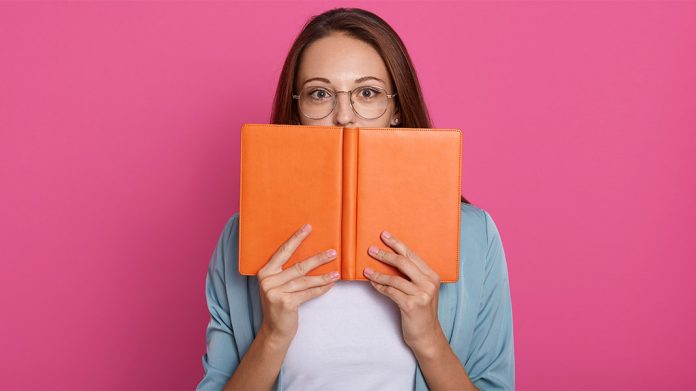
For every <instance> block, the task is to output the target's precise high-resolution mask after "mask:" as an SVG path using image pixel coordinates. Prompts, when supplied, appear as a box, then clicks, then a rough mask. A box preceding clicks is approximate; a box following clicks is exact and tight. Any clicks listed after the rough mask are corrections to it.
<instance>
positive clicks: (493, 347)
mask: <svg viewBox="0 0 696 391" xmlns="http://www.w3.org/2000/svg"><path fill="white" fill-rule="evenodd" d="M483 213H484V219H485V226H486V237H487V240H486V241H487V244H486V257H485V267H484V277H483V289H482V293H481V303H480V305H479V310H478V314H477V318H476V325H475V327H474V333H473V340H472V356H471V358H472V360H471V362H472V364H471V366H470V369H469V372H468V375H469V378H470V379H471V381H472V382H473V383H474V385H476V387H478V388H479V389H481V390H486V391H487V390H514V389H515V354H514V343H513V342H514V340H513V332H512V331H513V329H512V303H511V298H510V282H509V279H508V269H507V263H506V260H505V252H504V250H503V245H502V241H501V239H500V233H499V232H498V228H497V226H496V224H495V222H494V221H493V219H492V218H491V216H490V215H489V214H488V212H486V211H485V210H483Z"/></svg>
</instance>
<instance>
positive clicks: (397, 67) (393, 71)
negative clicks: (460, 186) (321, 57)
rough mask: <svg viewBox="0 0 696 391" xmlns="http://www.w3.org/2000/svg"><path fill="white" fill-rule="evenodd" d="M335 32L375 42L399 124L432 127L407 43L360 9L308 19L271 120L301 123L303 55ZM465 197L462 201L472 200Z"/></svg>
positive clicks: (334, 11)
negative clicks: (297, 88)
mask: <svg viewBox="0 0 696 391" xmlns="http://www.w3.org/2000/svg"><path fill="white" fill-rule="evenodd" d="M333 32H342V33H345V34H346V35H348V36H350V37H353V38H356V39H359V40H361V41H363V42H365V43H367V44H369V45H371V46H372V47H373V48H374V49H375V50H376V51H377V53H379V55H380V56H381V57H382V60H383V61H384V63H385V64H386V66H387V69H388V70H389V74H390V75H391V78H392V82H393V84H394V86H395V88H396V91H398V93H399V95H397V97H396V100H395V103H396V109H397V110H398V111H399V112H400V116H399V118H400V119H401V123H400V124H399V125H398V126H399V127H404V128H432V124H431V122H430V115H429V114H428V109H427V107H426V105H425V101H424V100H423V94H422V93H421V88H420V83H419V82H418V77H417V76H416V70H415V69H414V68H413V64H412V62H411V57H410V56H409V55H408V51H406V47H405V46H404V43H403V42H402V41H401V38H400V37H399V35H398V34H397V33H396V32H395V31H394V29H392V28H391V26H389V24H387V22H385V21H384V20H383V19H382V18H380V17H379V16H377V15H375V14H373V13H372V12H369V11H366V10H363V9H360V8H334V9H331V10H328V11H326V12H324V13H322V14H319V15H316V16H314V17H312V18H311V19H310V20H309V21H307V23H306V24H305V25H304V27H303V28H302V31H301V32H300V34H299V35H298V36H297V38H296V39H295V42H294V43H293V44H292V47H291V48H290V51H289V52H288V56H287V57H286V58H285V63H284V64H283V70H282V71H281V73H280V77H279V79H278V86H277V88H276V94H275V97H274V99H273V109H272V112H271V123H273V124H299V123H300V119H299V118H300V117H299V112H298V108H297V103H296V102H295V100H294V99H292V93H293V89H294V82H295V77H296V76H297V70H298V68H299V61H300V57H301V56H302V52H303V51H304V49H305V48H306V47H307V46H309V45H310V44H311V43H312V42H314V41H316V40H318V39H320V38H323V37H326V36H328V35H329V34H331V33H333ZM461 197H462V198H461V201H462V202H464V203H467V204H469V203H470V202H469V201H468V200H467V199H466V198H464V196H461Z"/></svg>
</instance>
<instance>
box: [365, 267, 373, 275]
mask: <svg viewBox="0 0 696 391" xmlns="http://www.w3.org/2000/svg"><path fill="white" fill-rule="evenodd" d="M372 273H374V270H372V269H370V268H369V267H366V268H365V274H367V275H370V274H372Z"/></svg>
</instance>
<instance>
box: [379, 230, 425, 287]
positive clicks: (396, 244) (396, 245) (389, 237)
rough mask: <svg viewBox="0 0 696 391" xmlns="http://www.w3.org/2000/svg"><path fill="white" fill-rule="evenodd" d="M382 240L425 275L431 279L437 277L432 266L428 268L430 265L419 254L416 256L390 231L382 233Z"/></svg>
mask: <svg viewBox="0 0 696 391" xmlns="http://www.w3.org/2000/svg"><path fill="white" fill-rule="evenodd" d="M382 240H384V243H386V244H387V246H389V247H391V248H392V249H394V251H396V252H397V253H398V254H401V255H403V256H405V257H407V258H409V259H411V260H412V261H413V263H415V264H416V266H417V267H418V268H419V269H420V270H421V271H422V272H423V274H426V275H429V276H431V277H434V276H435V275H436V272H435V271H434V270H433V269H432V268H431V267H430V266H428V264H427V263H426V262H425V261H424V260H423V259H422V258H421V257H420V256H418V254H416V253H415V252H414V251H413V250H411V248H410V247H408V246H407V245H406V243H404V242H402V241H401V240H399V238H397V237H395V236H394V235H393V234H392V233H390V232H389V231H382Z"/></svg>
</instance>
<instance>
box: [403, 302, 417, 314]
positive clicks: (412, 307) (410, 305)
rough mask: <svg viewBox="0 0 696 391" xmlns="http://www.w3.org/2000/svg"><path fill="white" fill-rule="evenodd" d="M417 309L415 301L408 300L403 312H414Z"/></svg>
mask: <svg viewBox="0 0 696 391" xmlns="http://www.w3.org/2000/svg"><path fill="white" fill-rule="evenodd" d="M415 309H416V303H414V301H413V300H406V303H404V308H403V310H404V311H405V312H413V310H415Z"/></svg>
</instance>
